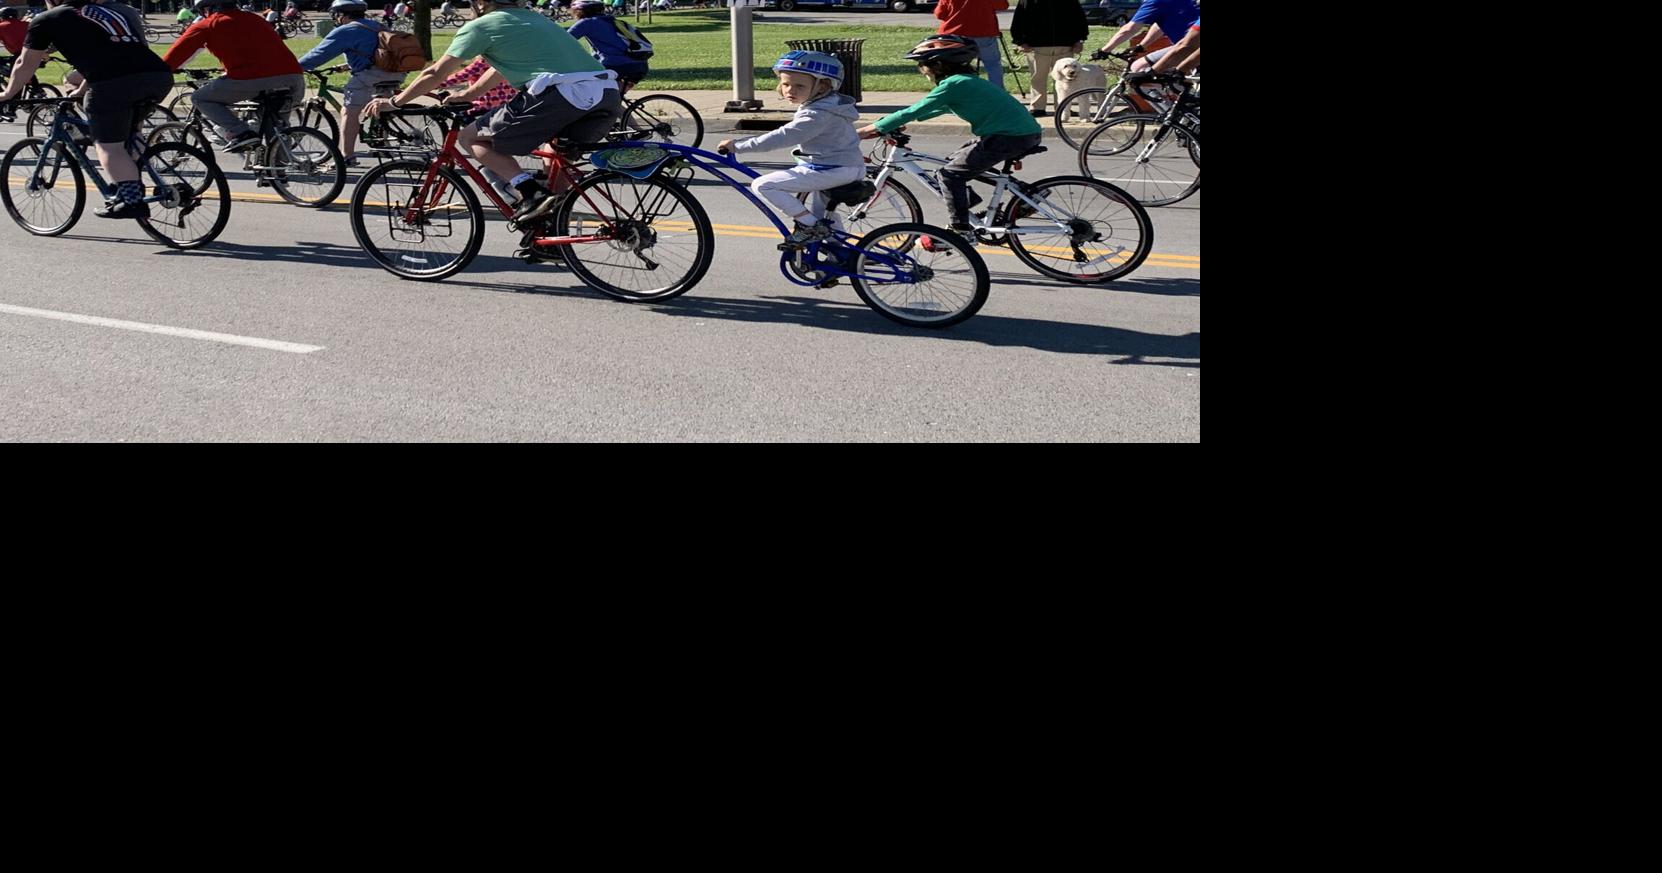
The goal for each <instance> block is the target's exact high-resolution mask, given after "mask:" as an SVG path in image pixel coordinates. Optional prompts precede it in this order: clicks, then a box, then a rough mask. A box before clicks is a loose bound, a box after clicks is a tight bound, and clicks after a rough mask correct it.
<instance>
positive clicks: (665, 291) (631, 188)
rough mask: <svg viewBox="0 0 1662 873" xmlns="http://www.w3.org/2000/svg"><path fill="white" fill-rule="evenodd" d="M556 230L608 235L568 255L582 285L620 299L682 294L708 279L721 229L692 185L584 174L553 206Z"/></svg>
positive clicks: (568, 233)
mask: <svg viewBox="0 0 1662 873" xmlns="http://www.w3.org/2000/svg"><path fill="white" fill-rule="evenodd" d="M596 213H599V214H596ZM554 233H555V235H557V236H591V235H596V234H600V233H610V234H611V238H610V239H608V240H607V241H605V242H595V243H578V244H577V245H572V246H567V247H566V249H565V255H566V262H567V263H568V264H570V265H571V271H572V272H573V273H576V274H577V278H579V279H582V280H583V283H584V284H586V285H588V286H589V287H590V288H593V289H595V290H596V291H599V292H600V293H602V294H606V295H609V296H611V297H616V298H617V299H619V300H630V301H638V300H667V299H669V298H671V297H675V296H676V295H679V294H683V293H685V292H686V291H687V290H688V289H690V288H692V287H693V286H694V285H697V284H698V281H699V280H700V279H702V278H704V274H705V273H707V272H709V269H710V261H711V260H712V259H714V257H715V248H716V235H715V231H714V230H712V229H711V227H710V217H709V216H708V215H706V214H705V212H704V207H702V206H700V205H698V201H697V200H695V199H693V196H692V195H691V194H690V193H688V192H687V189H685V188H682V187H681V186H680V185H677V184H675V183H674V182H671V181H669V180H667V179H662V178H659V177H657V176H653V177H650V178H647V179H634V178H631V177H629V176H624V175H621V174H618V173H596V174H594V175H592V176H589V177H587V178H585V179H584V180H583V181H582V182H579V183H578V184H577V185H576V186H575V187H573V188H572V189H571V190H570V191H569V192H567V193H566V195H565V199H564V200H563V201H562V202H561V203H560V205H559V207H558V208H557V209H556V210H555V211H554Z"/></svg>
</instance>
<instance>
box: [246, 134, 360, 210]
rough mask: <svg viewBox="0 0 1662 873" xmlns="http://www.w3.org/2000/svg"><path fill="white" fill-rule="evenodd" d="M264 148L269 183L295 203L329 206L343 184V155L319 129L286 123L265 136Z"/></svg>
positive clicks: (312, 207) (318, 206)
mask: <svg viewBox="0 0 1662 873" xmlns="http://www.w3.org/2000/svg"><path fill="white" fill-rule="evenodd" d="M265 152H266V153H265V161H264V164H263V166H264V167H265V170H264V171H263V172H267V173H270V174H271V175H270V178H271V186H272V187H273V188H276V189H277V193H278V194H280V195H282V197H283V199H284V200H287V201H288V202H290V203H293V204H294V205H296V206H303V207H306V208H308V209H318V208H321V207H324V206H328V205H329V204H331V203H333V202H335V198H336V197H339V196H340V192H341V189H342V188H345V187H346V159H345V158H342V157H341V155H340V149H338V148H336V147H335V144H334V143H333V142H331V141H330V140H329V138H328V137H326V136H324V135H323V131H321V130H312V129H311V128H309V127H285V128H283V131H282V132H281V133H279V134H277V135H276V136H273V137H272V138H270V139H268V140H266V147H265Z"/></svg>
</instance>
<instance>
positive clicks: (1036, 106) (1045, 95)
mask: <svg viewBox="0 0 1662 873" xmlns="http://www.w3.org/2000/svg"><path fill="white" fill-rule="evenodd" d="M1072 54H1073V52H1072V51H1071V50H1070V49H1069V47H1068V46H1060V47H1058V46H1034V47H1033V102H1032V103H1029V104H1028V107H1027V108H1028V109H1031V110H1032V111H1033V112H1034V113H1040V112H1044V111H1045V110H1046V109H1047V108H1048V107H1049V106H1050V71H1051V70H1052V69H1054V68H1055V67H1056V62H1057V61H1060V60H1061V59H1063V58H1065V57H1068V56H1070V55H1072Z"/></svg>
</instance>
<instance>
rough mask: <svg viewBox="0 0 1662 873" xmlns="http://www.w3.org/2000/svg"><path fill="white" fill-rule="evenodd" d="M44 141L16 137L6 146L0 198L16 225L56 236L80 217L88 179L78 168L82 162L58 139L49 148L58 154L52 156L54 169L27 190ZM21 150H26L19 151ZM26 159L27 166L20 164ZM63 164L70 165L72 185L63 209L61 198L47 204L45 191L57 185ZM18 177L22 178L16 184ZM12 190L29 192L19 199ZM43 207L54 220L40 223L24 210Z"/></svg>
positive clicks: (37, 210) (1, 160)
mask: <svg viewBox="0 0 1662 873" xmlns="http://www.w3.org/2000/svg"><path fill="white" fill-rule="evenodd" d="M45 144H46V141H45V140H43V139H40V138H38V137H29V138H26V139H20V140H18V141H17V142H15V143H13V144H12V147H11V148H9V149H7V150H6V156H5V157H4V158H0V178H3V179H5V180H6V181H5V184H4V185H0V201H3V202H4V205H5V207H6V214H7V215H10V216H11V217H12V221H15V222H17V226H18V227H21V228H23V229H24V230H25V231H27V232H29V233H31V234H33V235H35V236H59V235H61V234H64V233H67V232H68V231H69V229H70V228H72V227H74V226H75V222H77V221H80V220H81V212H82V211H83V210H84V209H86V205H87V180H86V176H85V175H84V174H83V173H82V172H81V165H80V164H79V163H77V162H76V160H75V158H74V156H73V155H71V154H70V153H69V149H68V148H66V147H65V146H64V144H63V143H61V142H59V143H54V144H53V147H52V150H53V151H55V152H57V153H58V157H57V158H55V159H54V160H53V163H54V165H55V166H54V168H53V172H52V173H51V174H50V175H49V177H48V178H47V179H45V180H43V181H44V182H45V185H44V186H43V187H42V188H41V189H40V190H36V191H30V190H29V186H30V184H31V183H32V182H34V181H35V180H36V179H38V178H39V177H38V176H37V175H36V173H35V171H34V169H33V168H34V167H36V166H38V165H39V163H40V155H41V151H42V149H41V147H42V146H44V145H45ZM24 152H29V153H28V154H22V153H24ZM25 163H26V164H28V165H29V168H28V169H25V168H24V167H23V166H21V164H25ZM65 166H67V167H68V168H69V177H70V181H71V182H72V183H73V185H74V188H75V193H74V195H73V196H72V198H71V199H70V202H69V204H68V209H67V211H66V210H64V208H63V205H64V204H63V203H62V202H61V199H59V201H58V203H57V205H56V206H53V205H50V202H49V197H48V195H47V194H46V193H45V192H47V191H50V190H52V189H53V188H56V187H57V185H58V177H59V174H61V172H62V168H63V167H65ZM18 180H24V181H23V182H22V184H19V182H18ZM13 192H23V193H24V194H25V195H28V196H26V197H25V198H24V199H23V201H22V202H19V200H18V199H17V197H16V194H14V193H13ZM43 210H44V211H45V212H48V213H50V214H51V215H52V216H53V217H52V222H53V223H50V224H41V223H38V222H39V221H40V218H36V217H32V216H30V215H25V214H24V213H25V212H30V213H35V214H40V213H42V211H43ZM42 217H44V215H42Z"/></svg>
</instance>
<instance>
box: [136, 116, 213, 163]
mask: <svg viewBox="0 0 1662 873" xmlns="http://www.w3.org/2000/svg"><path fill="white" fill-rule="evenodd" d="M164 142H176V143H182V144H184V145H187V146H190V147H191V148H193V149H196V150H197V151H199V152H202V153H203V154H205V155H207V156H208V157H209V158H210V159H212V160H213V161H214V163H218V162H219V157H218V155H216V154H215V153H214V148H213V144H212V143H210V142H209V141H208V138H207V137H206V136H204V135H203V133H202V131H201V130H200V129H198V128H197V127H196V126H195V125H190V124H185V123H184V122H180V121H175V122H173V123H171V124H163V125H159V126H158V127H157V128H156V129H155V130H152V131H150V133H149V135H148V136H146V137H145V138H144V144H145V145H146V146H153V145H160V144H162V143H164Z"/></svg>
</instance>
